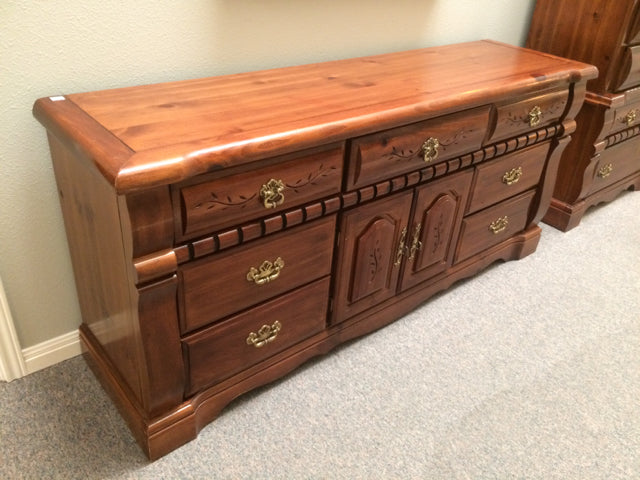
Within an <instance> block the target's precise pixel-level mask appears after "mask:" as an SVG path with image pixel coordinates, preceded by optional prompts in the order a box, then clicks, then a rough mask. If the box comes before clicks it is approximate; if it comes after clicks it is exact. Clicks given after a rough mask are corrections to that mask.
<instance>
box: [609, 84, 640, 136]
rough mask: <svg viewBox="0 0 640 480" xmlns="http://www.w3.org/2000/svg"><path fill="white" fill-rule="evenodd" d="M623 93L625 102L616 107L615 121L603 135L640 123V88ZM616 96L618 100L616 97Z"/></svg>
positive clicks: (614, 112)
mask: <svg viewBox="0 0 640 480" xmlns="http://www.w3.org/2000/svg"><path fill="white" fill-rule="evenodd" d="M623 95H624V104H623V105H619V106H617V107H615V110H614V111H613V122H611V127H610V128H609V129H608V130H607V131H606V132H603V134H602V136H603V137H604V136H608V135H613V134H615V133H618V132H621V131H622V130H625V129H627V128H630V127H636V126H638V125H640V89H637V88H636V89H633V90H630V91H629V92H625V93H624V94H623ZM614 98H615V99H616V100H617V98H616V97H614ZM600 108H603V107H600Z"/></svg>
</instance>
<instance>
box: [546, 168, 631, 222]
mask: <svg viewBox="0 0 640 480" xmlns="http://www.w3.org/2000/svg"><path fill="white" fill-rule="evenodd" d="M626 190H634V191H638V190H640V172H638V173H636V174H634V175H631V176H629V177H627V178H625V179H623V180H621V181H620V182H617V183H614V184H613V185H611V186H609V187H607V188H604V189H602V190H598V191H597V192H595V193H594V194H592V195H589V196H588V197H585V198H584V199H582V200H579V201H577V202H576V203H574V204H570V203H565V202H563V201H561V200H558V199H557V198H552V199H551V205H550V206H549V209H548V210H547V213H546V214H545V216H544V217H543V218H542V221H543V222H544V223H546V224H547V225H550V226H552V227H554V228H557V229H558V230H561V231H563V232H567V231H569V230H571V229H572V228H575V227H577V226H578V225H579V224H580V221H581V220H582V216H583V215H584V214H585V212H586V211H587V209H588V208H590V207H594V206H596V205H599V204H601V203H607V202H611V201H613V200H615V198H616V197H618V195H620V194H621V193H622V192H624V191H626Z"/></svg>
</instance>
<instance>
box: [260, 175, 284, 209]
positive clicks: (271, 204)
mask: <svg viewBox="0 0 640 480" xmlns="http://www.w3.org/2000/svg"><path fill="white" fill-rule="evenodd" d="M283 190H284V183H283V182H282V180H275V179H273V178H272V179H271V180H269V181H268V182H267V183H265V184H264V185H262V187H261V188H260V198H261V199H262V204H263V205H264V208H276V207H279V206H280V205H282V204H283V203H284V193H282V191H283Z"/></svg>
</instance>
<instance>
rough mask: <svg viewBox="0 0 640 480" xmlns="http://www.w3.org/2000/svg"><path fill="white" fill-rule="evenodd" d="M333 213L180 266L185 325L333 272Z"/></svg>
mask: <svg viewBox="0 0 640 480" xmlns="http://www.w3.org/2000/svg"><path fill="white" fill-rule="evenodd" d="M334 232H335V215H332V216H329V217H326V218H323V219H321V220H317V221H315V222H312V223H311V224H309V225H304V226H300V227H296V228H292V229H290V230H287V231H285V232H282V233H279V234H275V235H273V236H272V237H269V238H266V239H263V240H260V241H256V242H251V243H248V244H246V245H243V246H241V247H238V248H234V249H231V250H229V251H227V252H223V253H221V254H216V255H212V256H210V257H208V258H204V259H202V260H199V261H195V262H192V263H190V264H187V265H185V266H184V267H182V268H181V269H180V275H179V277H180V280H181V281H180V297H181V303H180V306H181V312H180V313H181V315H180V317H181V327H182V331H183V332H188V331H191V330H194V329H196V328H199V327H202V326H204V325H207V324H208V323H211V322H213V321H216V320H219V319H222V318H224V317H226V316H228V315H231V314H234V313H236V312H238V311H240V310H243V309H245V308H248V307H251V306H253V305H257V304H258V303H260V302H263V301H265V300H267V299H269V298H272V297H275V296H276V295H280V294H282V293H284V292H287V291H289V290H292V289H294V288H296V287H298V286H300V285H304V284H306V283H309V282H311V281H313V280H315V279H317V278H320V277H323V276H325V275H328V274H329V273H330V272H331V260H332V257H333V244H334Z"/></svg>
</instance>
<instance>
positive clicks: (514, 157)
mask: <svg viewBox="0 0 640 480" xmlns="http://www.w3.org/2000/svg"><path fill="white" fill-rule="evenodd" d="M548 152H549V143H544V144H541V145H536V146H533V147H530V148H527V149H525V150H522V151H519V152H516V153H512V154H510V155H506V156H504V157H503V158H502V159H500V160H498V161H493V162H489V163H486V164H482V165H479V166H478V167H476V174H475V180H474V188H473V194H472V195H471V200H470V201H469V208H468V209H467V212H468V213H474V212H477V211H478V210H482V209H483V208H485V207H488V206H489V205H493V204H494V203H497V202H500V201H501V200H504V199H505V198H509V197H512V196H514V195H516V194H518V193H520V192H524V191H525V190H529V189H530V188H532V187H534V186H535V185H537V184H538V182H539V181H540V175H541V174H542V170H543V168H544V165H545V161H546V159H547V154H548Z"/></svg>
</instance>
